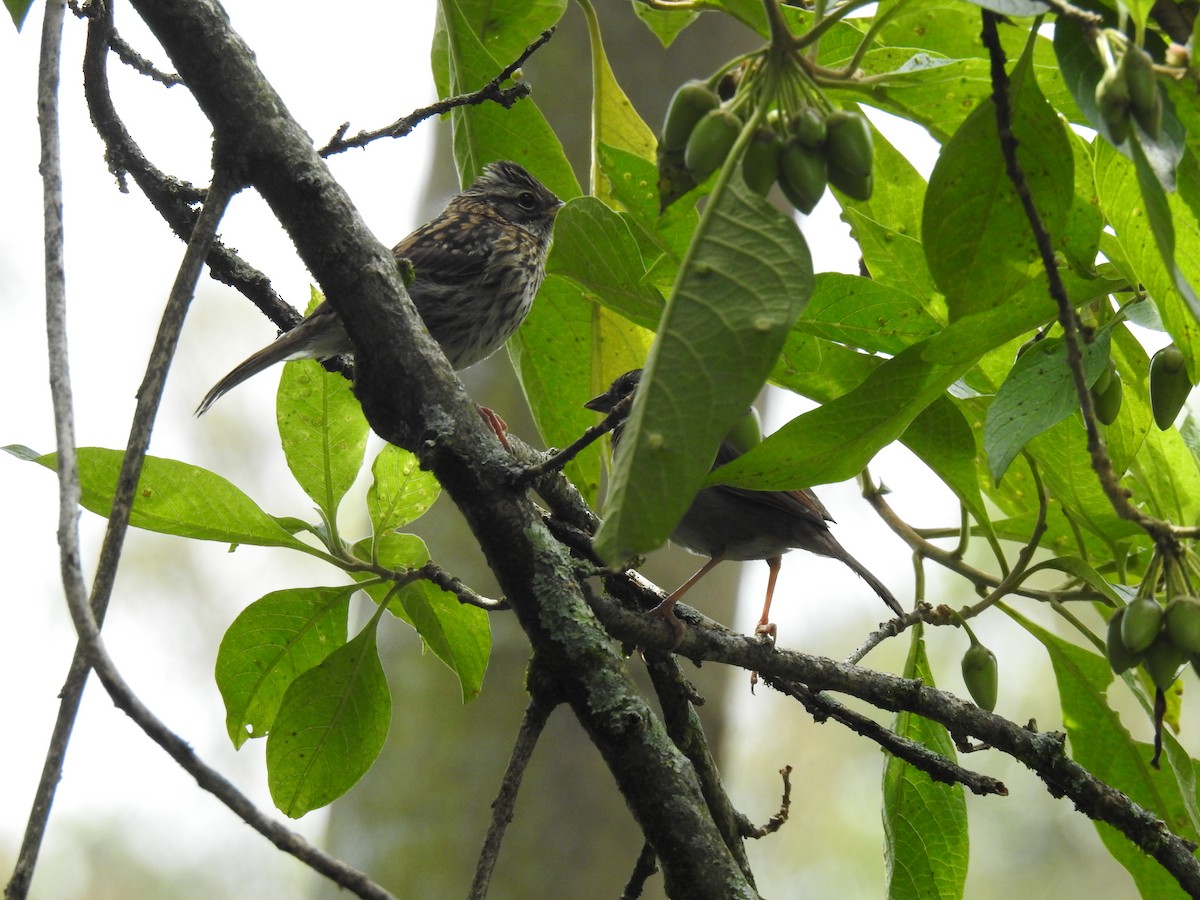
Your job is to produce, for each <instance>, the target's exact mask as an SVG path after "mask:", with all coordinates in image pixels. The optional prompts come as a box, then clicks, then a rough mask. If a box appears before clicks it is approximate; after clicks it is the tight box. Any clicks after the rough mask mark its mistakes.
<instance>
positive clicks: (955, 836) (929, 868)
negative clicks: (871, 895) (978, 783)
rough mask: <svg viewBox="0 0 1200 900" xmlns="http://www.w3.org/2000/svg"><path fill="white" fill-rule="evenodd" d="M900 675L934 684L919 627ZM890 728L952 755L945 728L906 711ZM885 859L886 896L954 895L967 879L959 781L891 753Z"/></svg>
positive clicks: (898, 898) (887, 771) (885, 780)
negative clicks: (930, 772)
mask: <svg viewBox="0 0 1200 900" xmlns="http://www.w3.org/2000/svg"><path fill="white" fill-rule="evenodd" d="M904 677H905V678H915V679H917V680H919V681H922V682H924V683H925V684H927V685H929V686H931V687H932V686H933V684H934V681H933V673H932V671H931V670H930V668H929V659H928V658H927V656H926V655H925V642H924V640H923V638H922V637H921V629H920V627H919V626H918V627H917V628H915V629H913V635H912V641H911V643H910V645H909V654H908V661H907V662H906V663H905V666H904ZM892 730H893V731H895V732H896V734H898V735H900V736H901V737H906V738H909V739H910V740H913V741H916V742H917V743H919V744H923V745H924V746H926V747H928V748H929V749H930V750H932V751H934V752H935V753H939V754H941V755H942V756H944V757H946V758H947V759H948V760H950V761H951V762H954V761H955V760H956V759H957V757H956V755H955V752H954V742H953V741H951V739H950V734H949V732H947V731H946V729H945V727H943V726H941V725H938V724H935V723H933V722H930V721H929V720H928V719H923V718H921V717H920V716H918V715H915V714H914V713H910V712H903V713H900V714H899V715H898V716H896V719H895V722H894V723H893V726H892ZM883 833H884V859H885V863H886V865H887V886H888V894H887V895H888V897H889V898H892V900H901V898H914V900H916V898H920V900H925V898H930V897H946V898H951V897H953V898H959V897H962V895H963V887H964V884H965V883H966V879H967V862H968V858H969V852H968V851H969V838H968V833H967V804H966V800H965V798H964V796H963V788H962V785H961V784H942V783H940V782H935V781H934V780H933V779H932V778H930V777H929V775H928V774H927V773H925V772H923V771H921V770H920V769H917V768H915V767H913V766H912V765H910V764H909V763H906V762H904V761H903V760H901V759H898V758H896V757H894V756H888V758H887V765H886V766H885V767H884V770H883Z"/></svg>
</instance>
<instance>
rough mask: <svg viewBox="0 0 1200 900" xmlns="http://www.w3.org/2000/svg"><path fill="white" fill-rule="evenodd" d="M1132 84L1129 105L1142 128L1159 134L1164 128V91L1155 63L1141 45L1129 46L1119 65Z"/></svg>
mask: <svg viewBox="0 0 1200 900" xmlns="http://www.w3.org/2000/svg"><path fill="white" fill-rule="evenodd" d="M1118 68H1119V69H1120V70H1121V73H1122V75H1123V76H1124V78H1125V84H1126V85H1127V86H1128V88H1129V108H1130V110H1131V111H1132V112H1133V117H1134V118H1135V119H1137V122H1138V124H1139V125H1141V126H1142V129H1143V130H1144V131H1145V132H1146V133H1147V134H1148V135H1150V136H1151V137H1154V138H1157V137H1158V136H1159V134H1160V133H1161V132H1162V114H1163V104H1162V94H1161V93H1160V92H1159V89H1158V76H1157V75H1155V74H1154V63H1153V61H1152V60H1151V59H1150V57H1149V55H1148V54H1147V53H1146V51H1145V50H1143V49H1142V48H1141V47H1134V46H1132V45H1131V46H1130V47H1129V49H1127V50H1126V51H1125V55H1124V56H1122V57H1121V63H1120V65H1119V67H1118Z"/></svg>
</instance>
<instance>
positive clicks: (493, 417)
mask: <svg viewBox="0 0 1200 900" xmlns="http://www.w3.org/2000/svg"><path fill="white" fill-rule="evenodd" d="M476 409H478V410H479V415H480V416H482V417H483V421H485V422H487V424H488V427H489V428H491V429H492V431H494V432H495V433H496V437H498V438H499V439H500V444H501V446H503V447H504V449H505V450H507V451H509V452H510V453H511V452H512V445H511V444H509V443H508V423H507V422H505V421H504V420H503V419H502V418H500V415H499V413H497V412H496V411H495V410H494V409H488V408H487V407H486V406H477V407H476Z"/></svg>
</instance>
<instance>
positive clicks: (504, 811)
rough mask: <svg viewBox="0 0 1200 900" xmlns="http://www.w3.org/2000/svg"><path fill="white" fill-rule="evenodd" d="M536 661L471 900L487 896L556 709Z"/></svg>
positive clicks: (489, 826)
mask: <svg viewBox="0 0 1200 900" xmlns="http://www.w3.org/2000/svg"><path fill="white" fill-rule="evenodd" d="M536 671H537V660H536V659H535V660H534V662H533V663H532V664H531V670H530V678H529V682H530V684H529V687H530V690H529V703H528V705H527V706H526V707H525V715H524V716H523V717H522V718H521V727H520V730H519V731H518V732H517V740H516V742H515V743H514V744H513V750H512V756H511V757H510V758H509V760H508V768H506V769H505V770H504V778H503V779H501V781H500V791H499V793H497V795H496V799H495V800H493V801H492V821H491V824H489V825H488V830H487V835H486V836H485V837H484V839H483V847H482V849H481V850H480V851H479V861H478V862H477V863H476V864H475V878H474V880H473V881H472V882H471V892H470V894H468V896H469V897H470V898H471V900H484V898H485V897H486V896H487V892H488V885H489V884H490V883H491V880H492V872H493V871H494V870H495V868H496V860H497V859H498V858H499V856H500V843H501V841H503V840H504V831H505V829H506V828H507V827H508V823H509V822H511V821H512V818H513V808H514V807H515V806H516V803H517V793H518V792H519V791H520V788H521V779H522V778H523V777H524V775H525V769H526V767H527V766H528V765H529V760H530V757H532V756H533V748H534V747H536V746H537V742H538V738H539V737H541V735H542V730H543V729H544V728H545V727H546V722H547V721H548V720H549V718H550V713H552V712H554V709H555V707H557V706H558V703H559V701H558V699H557V698H556V697H554V695H553V694H551V693H549V692H548V691H547V689H546V687H545V685H543V684H542V683H541V681H542V679H540V678H538V676H537V674H536Z"/></svg>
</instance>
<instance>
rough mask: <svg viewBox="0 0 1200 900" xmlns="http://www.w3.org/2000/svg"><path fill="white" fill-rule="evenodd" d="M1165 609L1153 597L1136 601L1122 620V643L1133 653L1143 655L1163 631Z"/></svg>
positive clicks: (1126, 611) (1131, 604)
mask: <svg viewBox="0 0 1200 900" xmlns="http://www.w3.org/2000/svg"><path fill="white" fill-rule="evenodd" d="M1162 615H1163V608H1162V607H1161V606H1160V605H1159V603H1158V601H1157V600H1155V599H1153V598H1152V597H1143V598H1142V599H1141V600H1134V601H1133V602H1132V603H1130V604H1129V605H1128V606H1127V607H1125V616H1124V618H1122V619H1121V642H1122V643H1123V644H1124V645H1125V649H1126V650H1129V651H1130V652H1132V653H1141V652H1142V651H1143V650H1145V649H1146V648H1147V647H1149V646H1150V645H1151V644H1152V643H1154V639H1155V638H1156V637H1158V633H1159V632H1160V631H1161V630H1162Z"/></svg>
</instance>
